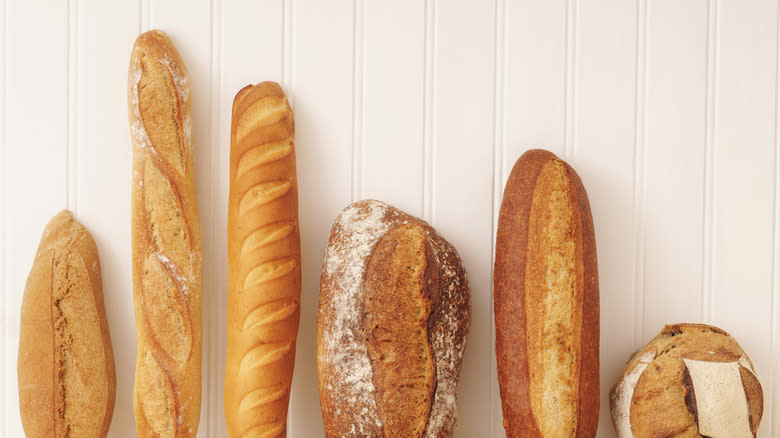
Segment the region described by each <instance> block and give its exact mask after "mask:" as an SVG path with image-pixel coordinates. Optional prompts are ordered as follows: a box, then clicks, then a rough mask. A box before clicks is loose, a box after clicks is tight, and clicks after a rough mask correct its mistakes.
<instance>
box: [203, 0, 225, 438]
mask: <svg viewBox="0 0 780 438" xmlns="http://www.w3.org/2000/svg"><path fill="white" fill-rule="evenodd" d="M211 11H212V17H211V28H210V29H209V32H210V34H211V35H210V41H211V48H210V50H211V53H210V62H209V78H210V79H211V80H212V81H214V80H215V78H216V84H215V86H214V87H212V88H211V96H210V99H211V102H210V103H211V114H210V117H209V118H210V122H211V126H212V130H211V136H212V139H211V144H212V145H216V146H217V147H216V152H215V148H214V147H211V148H209V154H208V156H209V161H210V163H209V164H210V165H211V178H214V177H218V176H221V175H223V173H224V170H223V169H222V168H223V167H224V166H222V163H226V161H225V160H224V157H223V155H224V151H223V149H225V148H223V147H219V145H222V144H223V143H222V142H221V141H220V139H222V138H225V137H224V136H223V135H222V134H223V132H222V131H223V129H224V128H223V126H222V123H221V120H222V118H221V117H220V115H221V112H220V102H222V95H223V83H224V81H223V79H224V77H223V71H224V69H223V58H222V43H223V41H224V34H223V33H222V32H223V30H224V23H223V22H222V20H223V17H224V13H223V2H222V0H211ZM212 83H213V82H212ZM218 186H219V185H218V184H209V187H210V189H209V194H208V199H209V205H210V206H215V205H217V204H218V199H217V191H216V190H215V189H214V187H218ZM219 223H220V222H219V221H217V220H212V222H211V229H210V230H208V234H209V235H210V236H211V241H212V242H218V241H220V240H219V239H218V238H217V236H218V235H219V234H220V232H221V230H220V229H219V227H218V224H219ZM219 279H220V277H219V276H218V275H213V276H212V278H211V280H210V285H211V290H212V291H222V290H224V286H223V285H221V284H219ZM204 295H205V296H208V303H209V304H210V305H209V306H207V307H206V309H213V308H217V309H218V308H219V305H218V304H219V302H218V301H216V300H215V301H212V300H213V299H214V296H215V295H214V294H204ZM222 318H223V316H222V315H221V312H220V313H219V314H218V315H217V317H216V318H211V319H210V321H212V322H214V323H215V324H216V327H214V328H213V329H211V330H209V331H208V337H207V339H206V344H207V346H208V350H207V351H208V352H213V351H219V352H223V351H225V350H224V349H223V348H222V347H223V346H222V345H221V344H220V340H221V339H222V337H221V336H220V333H221V330H222V327H223V321H222ZM220 357H221V355H220V354H209V355H208V369H209V370H210V371H211V375H212V376H214V378H209V379H208V394H211V395H212V396H211V397H210V399H209V400H208V403H207V406H206V411H207V415H208V417H207V418H208V419H209V420H210V421H208V423H207V429H206V430H207V431H208V436H218V435H220V434H221V433H222V431H218V430H217V425H218V424H219V422H218V421H213V420H212V419H214V418H217V417H216V416H217V415H222V412H220V411H219V400H220V399H221V398H222V394H221V393H220V392H219V382H220V380H221V379H222V378H223V376H221V375H220V374H221V373H219V371H220V368H219V364H220V361H219V358H220Z"/></svg>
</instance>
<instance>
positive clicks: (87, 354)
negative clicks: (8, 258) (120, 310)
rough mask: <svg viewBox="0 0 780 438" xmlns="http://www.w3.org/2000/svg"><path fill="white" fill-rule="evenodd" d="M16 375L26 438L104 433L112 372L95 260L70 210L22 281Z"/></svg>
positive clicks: (46, 236) (52, 226) (52, 225)
mask: <svg viewBox="0 0 780 438" xmlns="http://www.w3.org/2000/svg"><path fill="white" fill-rule="evenodd" d="M17 375H18V378H19V404H20V411H21V416H22V425H23V426H24V433H25V435H27V437H28V438H51V437H54V438H67V437H75V436H77V437H85V438H90V437H105V436H106V434H107V433H108V427H109V425H110V424H111V416H112V415H113V412H114V398H115V395H116V375H115V372H114V355H113V352H112V350H111V339H110V338H109V334H108V324H107V323H106V312H105V308H104V306H103V285H102V281H101V277H100V260H99V258H98V250H97V246H96V245H95V241H94V240H92V236H91V235H90V234H89V232H88V231H87V230H86V229H85V228H84V227H83V226H82V225H81V224H79V223H78V222H76V221H75V220H73V217H72V216H71V214H70V212H69V211H67V210H63V211H62V212H60V213H59V214H58V215H57V216H55V217H54V218H53V219H52V220H51V221H50V222H49V224H48V225H47V226H46V229H45V230H44V232H43V237H42V238H41V243H40V245H39V247H38V253H37V254H36V255H35V261H34V262H33V267H32V270H31V271H30V276H29V277H28V278H27V286H26V287H25V290H24V298H23V300H22V313H21V329H20V338H19V361H18V369H17Z"/></svg>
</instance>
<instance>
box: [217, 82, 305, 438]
mask: <svg viewBox="0 0 780 438" xmlns="http://www.w3.org/2000/svg"><path fill="white" fill-rule="evenodd" d="M294 131H295V125H294V122H293V115H292V111H291V110H290V106H289V104H288V103H287V99H286V98H285V96H284V92H283V91H282V89H281V87H279V85H278V84H276V83H274V82H263V83H261V84H258V85H255V86H252V85H250V86H247V87H245V88H244V89H242V90H241V91H239V92H238V94H237V95H236V98H235V100H234V101H233V122H232V129H231V135H230V198H229V205H228V330H227V340H228V342H227V360H226V368H225V370H226V373H225V417H226V419H227V429H228V436H230V437H259V436H262V437H285V436H286V419H287V405H288V402H289V399H290V384H291V383H292V374H293V364H294V361H295V339H296V336H297V333H298V320H299V316H300V308H299V303H300V297H301V248H300V237H299V232H298V188H297V186H298V184H297V179H296V174H295V143H294Z"/></svg>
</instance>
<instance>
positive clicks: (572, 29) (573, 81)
mask: <svg viewBox="0 0 780 438" xmlns="http://www.w3.org/2000/svg"><path fill="white" fill-rule="evenodd" d="M578 22H579V0H567V1H566V50H565V52H566V66H565V74H564V78H565V81H566V83H565V84H564V95H565V103H564V135H563V138H564V142H563V155H564V157H566V159H570V158H571V157H572V156H574V154H575V152H576V139H577V117H576V112H577V76H578V75H577V69H578V63H579V59H578V58H579V53H578V52H579V51H578V50H577V44H578V41H579V35H578V29H577V23H578Z"/></svg>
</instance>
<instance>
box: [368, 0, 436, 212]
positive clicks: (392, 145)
mask: <svg viewBox="0 0 780 438" xmlns="http://www.w3.org/2000/svg"><path fill="white" fill-rule="evenodd" d="M362 7H363V8H364V16H365V20H366V21H365V24H364V28H363V29H364V32H365V43H364V46H363V56H364V59H363V62H364V67H363V71H364V77H363V86H364V89H363V90H364V91H363V107H362V120H361V122H362V130H361V132H362V136H361V146H362V161H363V162H362V169H361V176H362V177H361V181H360V183H361V196H362V197H364V198H375V199H379V200H381V201H384V202H388V203H390V204H393V205H395V206H396V207H399V208H401V209H403V210H405V211H407V212H408V213H411V214H413V215H416V216H419V215H421V214H422V187H423V136H424V131H423V129H424V128H423V121H424V115H423V108H424V98H423V97H424V88H423V87H424V85H425V84H424V77H425V70H424V68H425V16H426V14H425V2H422V1H415V0H404V1H400V2H365V3H364V5H363V6H362Z"/></svg>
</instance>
